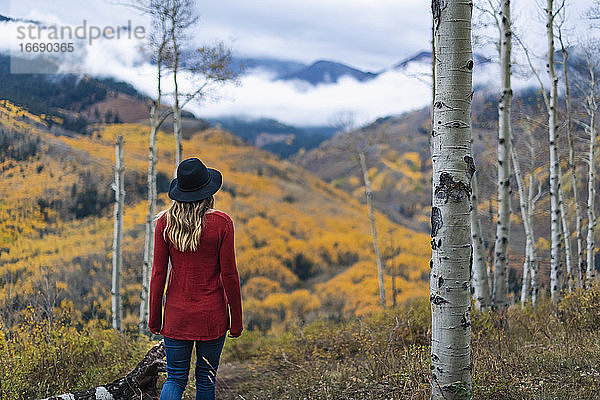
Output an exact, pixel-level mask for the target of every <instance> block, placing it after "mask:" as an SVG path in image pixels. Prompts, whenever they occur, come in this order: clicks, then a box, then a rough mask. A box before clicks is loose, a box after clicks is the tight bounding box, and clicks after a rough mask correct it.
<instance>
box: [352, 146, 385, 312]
mask: <svg viewBox="0 0 600 400" xmlns="http://www.w3.org/2000/svg"><path fill="white" fill-rule="evenodd" d="M358 159H359V161H360V169H361V170H362V173H363V178H364V180H365V195H366V197H367V206H368V207H369V220H370V221H371V235H372V236H373V247H374V248H375V258H376V260H377V280H378V282H379V301H380V302H381V306H382V307H385V287H384V282H383V262H382V261H381V252H380V251H379V242H378V240H377V227H376V225H375V211H374V209H373V192H372V191H371V180H370V179H369V171H368V169H367V162H366V160H365V155H364V153H363V152H362V151H359V152H358Z"/></svg>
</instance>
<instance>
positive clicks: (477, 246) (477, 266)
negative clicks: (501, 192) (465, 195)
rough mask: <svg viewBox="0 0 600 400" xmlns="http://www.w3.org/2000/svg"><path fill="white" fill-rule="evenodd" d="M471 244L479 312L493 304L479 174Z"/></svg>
mask: <svg viewBox="0 0 600 400" xmlns="http://www.w3.org/2000/svg"><path fill="white" fill-rule="evenodd" d="M471 187H472V192H471V204H472V207H473V209H472V210H471V243H472V245H473V288H474V291H475V293H474V295H475V306H476V307H477V308H478V309H479V310H485V309H486V308H488V307H489V306H490V304H491V297H490V287H489V285H488V273H487V266H486V263H485V251H484V248H483V237H482V234H481V221H480V220H479V210H478V206H479V190H478V186H477V174H476V173H475V174H473V178H472V179H471Z"/></svg>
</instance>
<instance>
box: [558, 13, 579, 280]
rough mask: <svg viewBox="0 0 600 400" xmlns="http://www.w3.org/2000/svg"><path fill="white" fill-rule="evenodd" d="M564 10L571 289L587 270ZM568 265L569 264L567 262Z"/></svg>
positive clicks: (560, 36)
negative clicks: (573, 260)
mask: <svg viewBox="0 0 600 400" xmlns="http://www.w3.org/2000/svg"><path fill="white" fill-rule="evenodd" d="M564 10H566V7H565V8H563V17H562V21H561V23H560V24H559V25H558V41H559V43H560V49H561V53H562V67H563V79H564V84H565V106H566V110H565V112H566V117H567V124H566V131H567V144H568V147H569V160H568V164H567V169H568V171H569V174H570V181H571V191H572V196H573V203H574V204H575V236H576V238H577V266H576V269H575V271H574V272H573V271H572V272H571V274H570V275H569V277H568V279H569V289H571V282H572V281H573V280H575V282H576V284H577V287H582V284H583V278H582V273H583V271H584V270H585V259H584V256H583V253H584V250H583V232H582V221H583V215H582V212H581V204H580V203H579V190H578V188H577V164H576V163H575V145H574V140H573V110H572V107H571V86H570V84H569V51H568V49H567V46H566V45H565V41H564V38H563V25H564ZM565 220H566V215H565V216H564V217H563V225H564V223H565V222H564V221H565ZM569 240H570V239H569V238H568V236H567V237H566V238H565V242H568V241H569ZM567 265H568V264H567Z"/></svg>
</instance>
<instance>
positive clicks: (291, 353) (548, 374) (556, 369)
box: [0, 285, 600, 400]
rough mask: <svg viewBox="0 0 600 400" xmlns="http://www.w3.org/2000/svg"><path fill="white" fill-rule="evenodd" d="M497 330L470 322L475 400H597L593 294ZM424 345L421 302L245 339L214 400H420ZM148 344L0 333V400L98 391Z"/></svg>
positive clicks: (597, 306)
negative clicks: (355, 317) (81, 390)
mask: <svg viewBox="0 0 600 400" xmlns="http://www.w3.org/2000/svg"><path fill="white" fill-rule="evenodd" d="M508 321H509V329H508V331H506V330H502V329H500V328H499V324H498V323H497V317H496V316H495V315H494V314H491V313H479V312H473V315H472V361H473V382H474V398H476V399H553V400H554V399H598V398H599V393H600V335H599V333H600V285H599V286H596V287H594V288H593V289H590V290H588V291H585V292H577V293H574V294H572V295H566V296H565V297H564V299H563V300H562V301H561V302H560V303H559V304H558V305H557V306H553V305H552V304H550V303H549V302H546V301H543V300H542V301H541V302H540V304H539V305H538V306H537V307H535V308H532V307H531V306H529V307H526V308H524V309H521V308H520V307H519V306H515V307H513V308H511V309H510V311H509V313H508ZM0 333H1V331H0ZM429 335H430V314H429V302H428V300H427V299H419V300H415V301H413V302H412V303H410V304H406V305H403V306H401V307H397V308H395V309H388V310H385V311H381V312H377V313H374V314H371V315H369V316H367V317H364V318H361V319H352V320H349V321H346V322H342V323H339V322H338V323H334V322H330V321H315V322H312V323H310V324H307V325H303V326H297V327H294V328H292V329H289V330H288V331H287V332H286V333H284V334H282V335H279V336H265V335H262V334H260V333H257V332H244V334H243V335H242V337H241V338H238V339H235V340H233V339H228V340H227V342H226V346H225V349H224V352H223V356H222V358H221V366H220V368H219V374H218V378H217V398H218V399H223V400H226V399H237V400H251V399H256V400H259V399H260V400H263V399H300V400H302V399H306V400H311V399H315V400H317V399H348V400H352V399H373V400H384V399H385V400H390V399H394V400H396V399H428V398H429V392H430V387H429V368H430V366H429ZM151 345H152V343H151V342H149V341H148V340H147V339H136V338H134V337H127V336H123V335H119V334H117V333H115V332H114V331H112V330H110V329H106V328H105V327H104V328H102V327H97V328H95V329H94V328H93V327H88V328H86V329H83V330H80V331H77V330H76V329H75V328H73V327H70V326H63V325H58V326H57V327H55V328H54V329H53V330H49V331H46V330H44V327H43V325H39V324H38V323H36V322H32V323H31V324H29V325H28V326H26V327H22V329H20V330H19V331H14V332H10V334H7V335H4V336H3V335H2V334H0V360H2V362H0V382H1V386H0V398H2V399H7V400H12V399H31V398H41V397H45V396H47V395H51V394H56V393H64V392H67V391H69V390H73V389H77V388H79V389H81V388H86V387H92V386H95V385H97V384H103V383H106V382H109V381H111V380H113V379H115V378H117V377H120V376H123V375H124V374H125V373H127V372H128V370H129V369H131V368H132V367H133V366H134V365H135V364H136V363H137V362H138V361H139V360H140V359H141V357H142V356H143V354H145V351H146V350H147V349H148V348H149V347H150V346H151ZM194 361H195V360H192V362H194ZM192 366H193V364H192ZM192 374H193V367H192V371H191V375H192ZM162 381H164V376H163V377H162V378H161V382H162ZM193 386H194V385H193V376H190V381H189V385H188V389H187V390H186V393H185V395H184V399H193V398H194V388H193Z"/></svg>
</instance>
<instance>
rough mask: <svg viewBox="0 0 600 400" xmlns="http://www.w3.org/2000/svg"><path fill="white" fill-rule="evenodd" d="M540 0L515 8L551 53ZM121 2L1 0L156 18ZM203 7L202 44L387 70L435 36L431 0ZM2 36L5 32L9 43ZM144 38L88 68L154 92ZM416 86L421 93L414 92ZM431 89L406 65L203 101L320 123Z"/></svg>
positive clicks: (257, 79) (27, 6)
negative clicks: (404, 69) (369, 75)
mask: <svg viewBox="0 0 600 400" xmlns="http://www.w3.org/2000/svg"><path fill="white" fill-rule="evenodd" d="M125 1H127V0H122V2H125ZM567 1H568V8H567V10H568V12H569V14H568V16H569V20H568V22H567V26H569V27H572V26H577V27H578V29H576V30H574V31H573V32H570V37H572V38H576V37H577V36H579V35H581V34H583V33H584V32H585V31H586V28H587V27H586V26H585V24H582V23H581V19H580V18H579V17H580V16H581V14H582V12H583V11H584V9H585V8H586V7H587V6H588V4H589V3H590V0H567ZM540 2H541V0H518V1H514V2H513V16H514V17H515V27H516V30H517V32H519V35H520V36H521V37H523V38H524V40H526V41H527V42H528V43H529V45H530V46H531V47H532V49H533V51H534V52H535V51H538V52H539V54H540V55H541V54H543V51H544V46H545V44H546V43H545V38H544V21H543V19H542V18H543V15H542V14H541V12H540V11H539V10H540V7H539V4H540ZM118 3H119V0H87V1H81V0H55V1H48V0H11V1H7V0H0V14H4V15H8V16H12V17H21V18H29V19H35V20H40V21H43V22H44V23H46V24H49V23H53V22H54V23H58V24H72V25H80V24H81V23H82V21H83V20H86V21H87V24H88V25H90V24H94V25H98V26H106V25H124V24H126V23H127V21H128V20H131V21H132V23H133V25H142V26H146V27H147V26H148V25H149V24H148V22H149V21H148V20H147V19H146V18H145V17H143V16H141V15H140V14H139V13H138V12H136V11H135V10H133V9H131V8H128V7H125V6H123V5H119V4H118ZM543 3H544V4H545V1H543ZM198 7H199V13H200V15H201V19H200V24H198V26H197V27H196V28H195V30H194V32H193V38H194V40H195V41H196V42H197V44H202V43H206V42H214V41H216V40H225V42H226V43H228V44H230V45H231V47H232V48H233V50H234V52H235V53H236V54H237V55H242V56H250V57H274V58H279V59H291V60H297V61H302V62H305V63H310V62H313V61H315V60H320V59H327V60H335V61H339V62H342V63H345V64H348V65H351V66H354V67H357V68H360V69H363V70H368V71H380V70H382V69H385V68H388V67H390V66H392V65H394V64H396V63H397V62H398V61H400V60H402V59H405V58H406V57H409V56H411V55H413V54H415V53H416V52H418V51H420V50H426V49H429V46H430V1H429V0H302V1H297V0H293V1H292V0H259V1H252V0H219V1H206V0H198ZM0 33H2V32H0ZM0 36H4V38H6V36H7V35H6V34H4V35H0ZM8 36H10V35H8ZM2 40H3V38H1V37H0V48H1V46H2ZM136 46H137V44H135V43H127V42H126V41H112V42H110V43H101V44H99V45H97V46H96V45H95V47H94V46H90V49H89V50H88V54H87V58H88V59H87V62H86V70H85V71H84V72H89V73H95V74H106V75H112V76H115V77H117V78H119V79H123V80H126V81H128V82H131V83H133V84H135V85H136V86H137V87H138V88H140V89H141V90H143V91H145V92H146V93H147V94H150V95H152V94H153V93H152V90H153V84H152V76H153V71H152V69H151V68H148V65H143V62H144V60H142V59H140V58H139V56H138V55H136V54H135V49H136ZM475 51H477V52H480V53H484V54H486V55H491V54H493V52H494V50H493V48H490V47H488V48H476V49H475ZM475 72H477V71H475ZM398 88H400V90H398ZM407 92H408V93H412V94H416V95H414V96H410V97H408V98H407V96H406V93H407ZM428 95H429V91H428V88H427V84H425V83H423V82H418V81H416V80H415V79H414V78H413V77H407V76H404V77H402V76H398V74H395V75H394V74H392V75H390V74H385V75H384V76H383V77H381V78H378V79H376V80H375V81H371V82H369V83H364V84H361V83H357V82H354V81H351V80H344V81H342V82H340V83H339V84H337V85H325V86H320V87H318V88H313V89H310V90H303V91H299V90H298V88H297V87H295V86H293V85H292V84H286V83H281V82H279V83H274V82H271V81H269V79H268V77H264V76H260V75H253V76H250V77H247V78H244V79H243V80H242V85H241V86H239V87H236V88H231V87H230V88H226V89H224V90H223V93H222V94H221V100H222V101H221V103H212V104H205V105H203V106H202V107H200V106H196V107H194V108H195V109H196V110H198V111H199V112H201V113H202V114H203V115H207V116H215V115H221V114H227V113H228V110H229V111H231V113H236V114H239V113H245V114H247V115H249V116H262V115H264V116H269V117H273V118H278V119H281V120H283V121H286V122H290V123H295V124H298V123H300V124H302V122H304V124H312V125H314V124H319V123H325V122H326V121H327V119H328V118H329V115H330V114H331V113H335V112H336V111H340V110H342V109H343V110H354V111H356V112H357V113H358V114H364V118H365V119H370V118H374V117H377V116H382V115H387V114H390V113H399V112H402V111H407V110H409V109H414V108H416V107H420V106H422V105H424V104H427V103H428V101H429V99H428V98H427V96H428ZM311 107H312V108H311Z"/></svg>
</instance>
